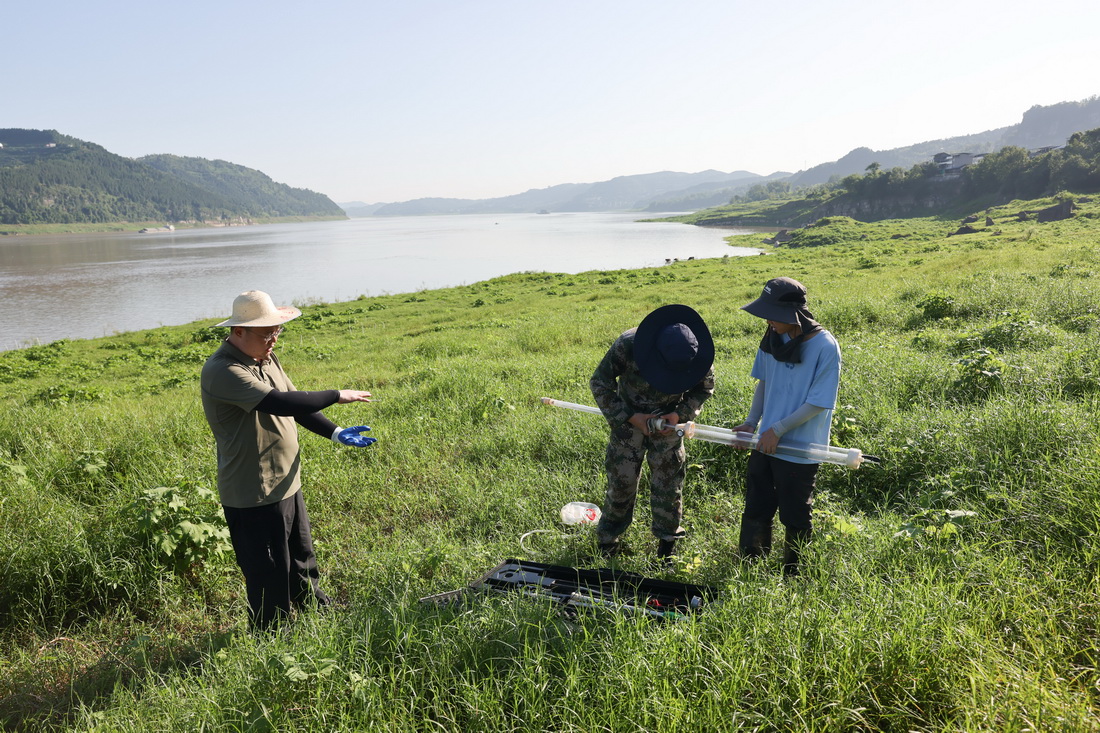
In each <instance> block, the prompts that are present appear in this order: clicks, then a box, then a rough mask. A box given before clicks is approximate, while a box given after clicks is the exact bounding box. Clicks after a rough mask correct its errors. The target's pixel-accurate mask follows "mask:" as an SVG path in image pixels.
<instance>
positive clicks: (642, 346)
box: [634, 305, 714, 394]
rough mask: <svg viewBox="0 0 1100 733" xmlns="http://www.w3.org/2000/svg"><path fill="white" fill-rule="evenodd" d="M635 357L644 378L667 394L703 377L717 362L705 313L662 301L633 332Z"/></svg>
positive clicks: (691, 384)
mask: <svg viewBox="0 0 1100 733" xmlns="http://www.w3.org/2000/svg"><path fill="white" fill-rule="evenodd" d="M634 361H635V363H637V365H638V371H639V372H641V374H642V378H643V379H645V381H647V382H649V384H650V385H652V386H653V387H654V388H656V389H658V390H660V391H661V392H664V393H665V394H680V393H682V392H687V391H688V390H689V389H691V388H692V387H694V386H695V385H697V384H698V383H699V382H700V381H702V379H703V377H705V376H706V375H707V372H709V371H710V367H711V365H712V364H714V340H713V339H712V338H711V336H710V329H709V328H707V324H706V323H705V322H704V321H703V317H702V316H700V315H699V314H698V313H696V312H695V311H694V310H693V309H692V308H689V307H688V306H686V305H663V306H661V307H660V308H658V309H657V310H655V311H653V312H652V313H650V314H649V315H648V316H646V317H645V318H644V319H642V322H641V323H640V324H639V325H638V330H637V331H636V332H635V333H634Z"/></svg>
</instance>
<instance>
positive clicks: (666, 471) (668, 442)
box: [597, 423, 687, 545]
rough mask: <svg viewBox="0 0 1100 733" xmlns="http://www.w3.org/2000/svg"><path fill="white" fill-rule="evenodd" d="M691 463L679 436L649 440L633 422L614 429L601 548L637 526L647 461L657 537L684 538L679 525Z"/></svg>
mask: <svg viewBox="0 0 1100 733" xmlns="http://www.w3.org/2000/svg"><path fill="white" fill-rule="evenodd" d="M686 458H687V452H686V451H685V450H684V439H683V438H680V437H677V436H676V435H675V434H674V433H672V434H669V435H659V434H654V435H651V436H649V437H646V436H645V435H643V434H642V431H640V430H638V429H636V428H635V427H634V426H633V425H631V424H629V423H626V424H624V425H622V426H620V427H619V428H616V429H615V430H612V431H611V437H610V439H609V440H608V442H607V456H606V458H605V460H604V467H605V468H606V470H607V496H606V498H605V500H604V506H603V513H602V515H601V516H600V523H599V525H598V528H597V535H598V540H599V542H600V544H605V545H609V544H614V543H615V542H616V541H618V538H619V535H621V534H622V533H623V532H625V531H626V529H627V527H629V526H630V524H631V522H633V521H634V503H635V501H636V500H637V498H638V481H639V478H640V477H641V473H642V461H643V460H644V461H645V462H646V463H648V464H649V505H650V508H651V510H652V512H653V525H652V530H653V534H654V536H656V537H657V539H661V540H675V539H679V538H680V537H683V536H684V535H685V534H686V533H685V532H684V529H683V527H681V526H680V519H681V517H682V516H683V501H682V491H683V486H684V476H685V474H686V473H687V469H686V465H687V461H686Z"/></svg>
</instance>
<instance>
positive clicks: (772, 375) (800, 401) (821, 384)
mask: <svg viewBox="0 0 1100 733" xmlns="http://www.w3.org/2000/svg"><path fill="white" fill-rule="evenodd" d="M742 310H745V311H747V312H749V313H750V314H752V315H754V316H757V317H758V318H763V319H764V320H766V321H767V322H768V328H767V331H766V332H765V333H764V337H763V338H762V339H761V341H760V347H759V349H758V350H757V352H756V360H755V361H754V362H753V366H752V372H751V374H752V376H753V377H754V378H755V379H756V380H757V382H756V390H755V392H754V393H753V399H752V406H751V407H750V408H749V416H748V418H747V419H746V420H745V422H744V423H742V424H741V425H738V426H737V427H736V428H734V430H736V431H741V432H748V433H755V432H757V429H759V430H760V435H759V438H758V440H757V445H756V450H754V451H753V452H752V453H751V454H750V455H749V466H748V471H747V474H746V476H745V509H744V513H743V514H742V515H741V532H740V537H739V540H738V549H739V551H740V553H741V556H742V557H743V558H746V559H755V558H760V557H763V556H764V555H766V554H767V553H768V552H769V551H770V550H771V544H772V523H773V521H774V517H775V515H776V512H778V513H779V521H781V522H782V523H783V526H784V528H785V529H786V535H785V538H784V546H783V572H784V574H785V575H797V574H798V573H799V559H800V554H801V551H802V549H803V548H804V547H805V545H806V543H807V542H809V540H810V536H811V535H812V533H813V518H812V512H811V508H812V504H813V491H814V484H815V481H816V478H817V467H818V463H816V462H814V461H813V460H812V459H809V458H801V457H795V456H788V455H783V454H778V453H776V446H777V445H779V443H780V439H782V441H783V442H784V443H787V442H790V443H803V444H805V443H818V444H821V445H828V444H829V430H830V428H831V426H832V418H833V410H834V409H835V407H836V397H837V392H838V390H839V387H840V347H839V346H838V345H837V342H836V339H834V338H833V335H832V334H831V333H829V332H828V331H826V330H825V329H824V328H823V327H822V326H821V324H819V323H818V322H817V321H815V320H814V317H813V314H812V313H810V311H809V310H808V309H807V307H806V288H805V286H803V285H802V283H800V282H798V281H797V280H793V279H791V278H789V277H778V278H774V279H772V280H769V281H768V282H767V284H765V285H764V290H763V292H762V293H761V294H760V297H759V298H757V299H756V300H754V301H753V302H751V303H749V304H748V305H745V306H742Z"/></svg>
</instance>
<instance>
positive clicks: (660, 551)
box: [657, 540, 676, 567]
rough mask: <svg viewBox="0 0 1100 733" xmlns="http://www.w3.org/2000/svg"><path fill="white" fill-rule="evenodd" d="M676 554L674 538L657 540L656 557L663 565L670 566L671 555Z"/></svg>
mask: <svg viewBox="0 0 1100 733" xmlns="http://www.w3.org/2000/svg"><path fill="white" fill-rule="evenodd" d="M675 554H676V540H660V541H659V542H657V559H658V560H660V561H661V562H662V564H664V566H665V567H672V556H673V555H675Z"/></svg>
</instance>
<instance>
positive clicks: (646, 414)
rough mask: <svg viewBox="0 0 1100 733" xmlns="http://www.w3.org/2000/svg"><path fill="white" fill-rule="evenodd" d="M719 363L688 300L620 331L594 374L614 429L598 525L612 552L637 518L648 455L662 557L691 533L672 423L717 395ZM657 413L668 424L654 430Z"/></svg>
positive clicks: (604, 548)
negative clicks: (686, 527)
mask: <svg viewBox="0 0 1100 733" xmlns="http://www.w3.org/2000/svg"><path fill="white" fill-rule="evenodd" d="M713 364H714V342H713V341H712V340H711V336H710V330H709V329H708V328H707V325H706V323H705V322H704V321H703V319H702V317H701V316H700V315H699V314H698V313H696V312H695V311H694V310H693V309H691V308H689V307H688V306H686V305H666V306H662V307H661V308H658V309H657V310H655V311H653V312H652V313H650V314H649V315H647V316H646V317H645V319H643V320H642V322H641V324H639V326H638V327H637V328H632V329H630V330H628V331H626V332H624V333H623V334H622V335H621V336H619V337H618V338H617V339H616V340H615V342H614V343H613V344H612V345H611V348H610V349H608V351H607V353H606V354H605V355H604V358H603V360H601V361H600V364H599V366H597V367H596V371H595V372H594V373H593V374H592V379H591V380H590V382H589V386H590V388H591V389H592V395H593V396H594V397H595V399H596V404H597V405H598V406H599V408H600V410H601V411H602V412H603V415H604V417H605V418H606V419H607V422H608V425H609V426H610V428H611V435H610V438H609V439H608V443H607V454H606V458H605V463H604V465H605V468H606V471H607V496H606V500H605V502H604V508H603V512H602V514H601V516H600V521H599V525H598V527H597V536H598V541H599V544H600V551H601V552H602V553H603V554H604V555H605V556H608V557H611V556H614V555H616V554H617V553H618V551H619V537H620V536H621V535H622V534H623V533H624V532H625V531H626V530H627V528H628V527H629V526H630V524H631V522H632V521H633V519H634V504H635V501H636V499H637V495H638V482H639V477H640V476H641V470H642V461H643V460H644V461H645V462H647V463H648V464H649V471H650V476H649V494H650V506H651V509H652V514H653V523H652V527H651V529H652V531H653V534H654V536H656V537H657V539H658V540H659V543H658V548H657V555H658V557H661V558H664V559H666V560H667V559H668V558H669V557H671V556H672V554H673V553H674V551H675V544H676V540H677V539H679V538H681V537H683V536H684V534H685V532H684V529H683V527H681V526H680V520H681V519H682V516H683V510H682V490H683V485H684V476H685V474H686V468H685V466H686V454H685V450H684V440H683V438H682V437H680V436H678V435H677V434H676V433H675V431H674V430H673V429H672V428H670V427H668V426H671V425H676V424H678V423H684V422H689V421H692V420H695V418H696V417H697V416H698V415H699V412H700V411H701V410H702V407H703V403H704V402H705V401H706V400H707V398H708V397H710V396H711V395H712V394H713V393H714V369H713ZM655 418H661V419H662V420H664V423H665V426H666V427H664V429H662V430H659V431H658V430H653V429H652V427H653V420H654V419H655Z"/></svg>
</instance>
